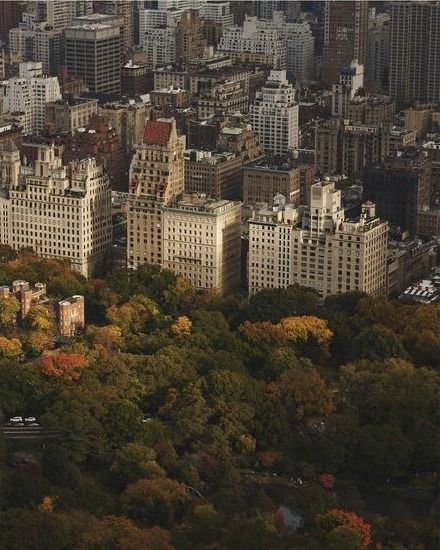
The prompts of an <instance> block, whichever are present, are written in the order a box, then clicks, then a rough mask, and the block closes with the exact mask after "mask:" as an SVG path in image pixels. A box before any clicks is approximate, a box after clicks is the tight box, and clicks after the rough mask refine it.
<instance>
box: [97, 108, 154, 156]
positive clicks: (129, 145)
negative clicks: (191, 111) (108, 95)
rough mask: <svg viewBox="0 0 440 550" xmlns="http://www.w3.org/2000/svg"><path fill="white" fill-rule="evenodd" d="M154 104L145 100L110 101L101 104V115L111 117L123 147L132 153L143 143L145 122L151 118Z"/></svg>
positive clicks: (99, 110)
mask: <svg viewBox="0 0 440 550" xmlns="http://www.w3.org/2000/svg"><path fill="white" fill-rule="evenodd" d="M151 110H152V106H151V105H150V104H149V103H144V102H143V101H135V100H134V99H130V100H128V101H127V102H125V103H122V102H121V103H118V102H110V103H104V105H100V106H99V109H98V112H99V114H100V115H103V116H105V117H106V118H108V119H110V120H111V122H112V125H113V127H114V129H115V132H116V133H117V134H118V136H119V139H120V142H121V145H122V147H123V148H124V150H125V152H126V153H127V154H131V153H132V152H133V151H134V149H135V147H136V145H138V144H140V143H142V136H143V133H144V128H145V123H146V121H147V120H149V119H150V113H151Z"/></svg>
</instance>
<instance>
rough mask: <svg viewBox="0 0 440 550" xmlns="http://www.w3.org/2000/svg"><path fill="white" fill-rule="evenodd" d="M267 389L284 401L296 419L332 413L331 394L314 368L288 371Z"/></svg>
mask: <svg viewBox="0 0 440 550" xmlns="http://www.w3.org/2000/svg"><path fill="white" fill-rule="evenodd" d="M269 388H270V389H271V391H275V394H276V395H280V396H282V397H283V398H284V399H285V400H286V403H287V404H288V405H289V408H291V410H292V412H293V413H294V414H295V417H296V418H297V419H301V418H303V417H304V416H310V415H319V416H328V415H329V414H331V413H332V412H333V409H334V405H333V394H332V392H331V390H330V389H329V388H328V387H327V385H326V383H325V382H324V380H323V379H322V378H321V376H320V375H319V373H318V371H317V370H316V369H314V368H309V369H297V368H293V369H289V370H288V371H285V372H283V374H281V376H280V377H279V379H278V380H277V381H276V382H275V383H274V384H273V385H270V386H269Z"/></svg>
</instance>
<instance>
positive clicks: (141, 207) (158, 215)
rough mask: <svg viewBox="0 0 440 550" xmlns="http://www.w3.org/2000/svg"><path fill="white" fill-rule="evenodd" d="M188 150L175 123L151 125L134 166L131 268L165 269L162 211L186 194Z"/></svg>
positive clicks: (129, 237)
mask: <svg viewBox="0 0 440 550" xmlns="http://www.w3.org/2000/svg"><path fill="white" fill-rule="evenodd" d="M184 150H185V139H184V138H183V137H180V136H178V135H177V130H176V122H175V121H174V120H173V119H159V120H156V121H148V122H147V124H146V125H145V129H144V134H143V140H142V142H141V143H140V144H138V147H137V148H136V151H135V153H134V155H133V159H132V161H131V165H130V175H129V199H128V204H129V212H128V219H127V241H128V246H127V255H128V258H127V263H128V267H131V268H135V267H137V266H139V265H141V264H143V263H150V264H157V265H162V261H163V247H162V235H163V234H162V211H163V210H162V209H163V206H165V205H167V204H168V203H169V202H170V201H171V200H172V199H173V198H175V197H176V196H178V195H180V194H182V193H183V190H184Z"/></svg>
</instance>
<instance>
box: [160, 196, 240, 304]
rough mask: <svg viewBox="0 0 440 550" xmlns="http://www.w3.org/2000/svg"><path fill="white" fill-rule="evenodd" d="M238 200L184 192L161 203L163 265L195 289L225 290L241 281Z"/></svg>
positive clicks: (230, 288) (224, 291)
mask: <svg viewBox="0 0 440 550" xmlns="http://www.w3.org/2000/svg"><path fill="white" fill-rule="evenodd" d="M240 255H241V203H240V202H232V201H227V200H215V199H207V198H206V196H205V195H200V194H185V195H184V196H183V197H182V198H181V199H180V200H176V201H173V202H172V203H171V204H168V205H166V206H164V207H163V262H162V267H164V268H167V269H171V270H172V271H174V272H176V273H178V274H179V275H183V276H184V277H186V278H188V279H189V280H190V281H191V282H192V284H193V286H194V287H195V288H196V289H200V290H211V291H216V292H218V293H219V294H225V293H227V292H228V291H230V290H232V289H233V288H235V287H237V286H238V285H239V283H240Z"/></svg>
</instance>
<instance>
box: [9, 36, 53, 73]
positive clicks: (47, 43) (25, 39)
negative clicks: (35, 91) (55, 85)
mask: <svg viewBox="0 0 440 550" xmlns="http://www.w3.org/2000/svg"><path fill="white" fill-rule="evenodd" d="M9 50H10V51H11V53H13V54H14V55H17V56H19V57H20V59H21V60H22V61H41V63H42V65H43V73H44V74H49V75H56V74H57V71H58V67H59V66H60V65H61V64H62V63H63V59H62V31H60V30H55V29H53V30H50V29H43V28H36V29H35V28H34V29H29V28H23V27H18V28H15V29H11V30H10V31H9Z"/></svg>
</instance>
